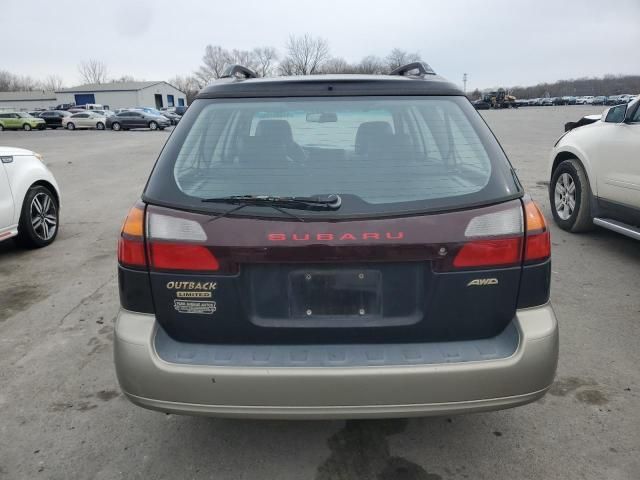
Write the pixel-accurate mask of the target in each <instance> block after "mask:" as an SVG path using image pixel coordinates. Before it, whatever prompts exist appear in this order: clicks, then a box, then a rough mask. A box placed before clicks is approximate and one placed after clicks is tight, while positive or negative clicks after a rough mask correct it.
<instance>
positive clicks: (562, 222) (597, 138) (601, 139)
mask: <svg viewBox="0 0 640 480" xmlns="http://www.w3.org/2000/svg"><path fill="white" fill-rule="evenodd" d="M565 129H567V130H568V131H567V132H566V133H565V134H564V135H563V136H562V137H560V139H559V140H558V141H557V142H556V145H555V146H554V147H553V150H552V152H551V158H550V174H551V181H550V183H549V198H550V202H551V211H552V213H553V218H554V220H555V222H556V223H557V224H558V226H559V227H560V228H562V229H564V230H567V231H570V232H583V231H586V230H589V229H591V228H593V226H594V225H598V226H600V227H604V228H608V229H610V230H614V231H616V232H618V233H621V234H623V235H627V236H629V237H632V238H635V239H638V240H640V153H639V152H640V99H636V100H634V101H633V102H632V103H629V104H622V105H617V106H615V107H611V108H609V109H608V110H606V111H605V112H604V113H603V114H602V115H601V116H595V118H593V116H592V117H591V118H590V117H584V118H583V119H582V120H580V121H579V122H576V123H569V124H567V125H566V126H565Z"/></svg>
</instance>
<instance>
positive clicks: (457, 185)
mask: <svg viewBox="0 0 640 480" xmlns="http://www.w3.org/2000/svg"><path fill="white" fill-rule="evenodd" d="M329 194H338V195H340V196H341V198H342V207H341V208H340V210H337V211H334V212H330V213H327V212H303V213H304V215H312V216H315V215H319V216H326V215H329V216H336V217H340V216H345V215H347V216H352V215H378V214H398V213H408V212H414V211H433V210H445V209H452V208H460V207H464V206H467V205H478V204H486V203H494V202H496V201H500V200H503V199H508V198H513V197H514V196H517V195H519V194H520V192H519V190H518V185H517V184H516V180H515V179H514V176H513V174H512V173H511V167H510V165H509V163H508V161H507V160H506V158H505V156H504V154H503V152H502V150H501V149H500V147H499V145H498V144H497V142H496V140H495V138H494V137H493V135H492V134H491V132H490V131H489V129H488V128H487V126H486V125H485V123H484V122H483V121H482V120H481V118H480V117H479V115H478V114H477V113H476V112H475V110H474V109H473V107H472V106H471V105H470V104H469V102H468V101H467V100H466V99H465V98H463V97H334V98H326V97H325V98H287V99H281V98H278V99H240V100H238V99H233V100H226V99H225V100H204V99H203V100H197V101H196V102H194V104H193V105H192V106H191V107H190V108H189V111H188V112H187V114H186V115H185V118H184V119H183V120H182V121H181V122H180V124H179V125H178V127H177V128H176V131H175V132H174V134H173V135H172V136H171V138H170V140H169V141H168V143H167V146H166V147H165V149H164V150H163V153H162V154H161V157H160V159H159V161H158V164H157V165H156V168H155V169H154V172H153V173H152V175H151V178H150V180H149V184H148V186H147V189H146V191H145V199H146V200H147V201H150V202H152V203H154V202H155V203H159V204H162V205H168V206H177V207H186V208H189V209H195V210H213V211H224V210H226V209H229V208H232V207H233V206H229V205H224V204H218V203H204V202H202V200H203V199H206V198H211V197H215V198H217V197H227V196H235V195H270V196H304V197H308V196H315V195H329ZM237 214H251V215H268V216H278V215H281V212H278V211H277V210H274V209H270V208H268V207H255V206H252V207H247V208H244V209H242V210H240V211H238V212H237Z"/></svg>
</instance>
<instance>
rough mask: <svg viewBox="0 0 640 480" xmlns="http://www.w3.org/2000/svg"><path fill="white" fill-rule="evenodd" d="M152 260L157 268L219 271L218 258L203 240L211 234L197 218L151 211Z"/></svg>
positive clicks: (150, 256) (150, 253)
mask: <svg viewBox="0 0 640 480" xmlns="http://www.w3.org/2000/svg"><path fill="white" fill-rule="evenodd" d="M147 225H148V231H147V239H148V252H149V263H150V267H151V268H152V269H156V270H171V271H175V270H181V271H192V272H216V271H218V270H219V269H220V265H219V263H218V259H217V258H216V257H215V255H214V254H213V252H212V251H211V250H210V249H209V248H208V247H207V246H206V245H203V244H202V242H205V241H206V240H207V235H206V233H205V232H204V230H203V229H202V226H201V225H200V224H199V223H198V222H196V221H195V220H189V219H186V218H179V217H172V216H168V215H162V214H158V213H150V214H149V218H148V223H147Z"/></svg>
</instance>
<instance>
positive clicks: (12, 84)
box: [0, 70, 44, 92]
mask: <svg viewBox="0 0 640 480" xmlns="http://www.w3.org/2000/svg"><path fill="white" fill-rule="evenodd" d="M43 88H44V87H43V84H42V83H41V82H38V81H37V80H34V79H33V78H31V77H29V76H27V75H16V74H14V73H11V72H7V71H4V70H0V92H29V91H33V90H42V89H43Z"/></svg>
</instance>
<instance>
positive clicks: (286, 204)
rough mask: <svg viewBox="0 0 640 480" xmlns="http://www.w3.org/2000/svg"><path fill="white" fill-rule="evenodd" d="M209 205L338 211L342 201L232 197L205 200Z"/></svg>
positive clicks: (336, 198) (331, 198)
mask: <svg viewBox="0 0 640 480" xmlns="http://www.w3.org/2000/svg"><path fill="white" fill-rule="evenodd" d="M202 201H203V202H207V203H229V204H232V205H245V206H249V205H257V206H266V207H278V208H291V209H296V210H315V211H323V210H338V209H339V208H340V207H341V206H342V199H341V198H340V196H339V195H337V194H331V195H327V196H326V197H325V198H321V197H279V196H269V195H231V196H229V197H214V198H204V199H202Z"/></svg>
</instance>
